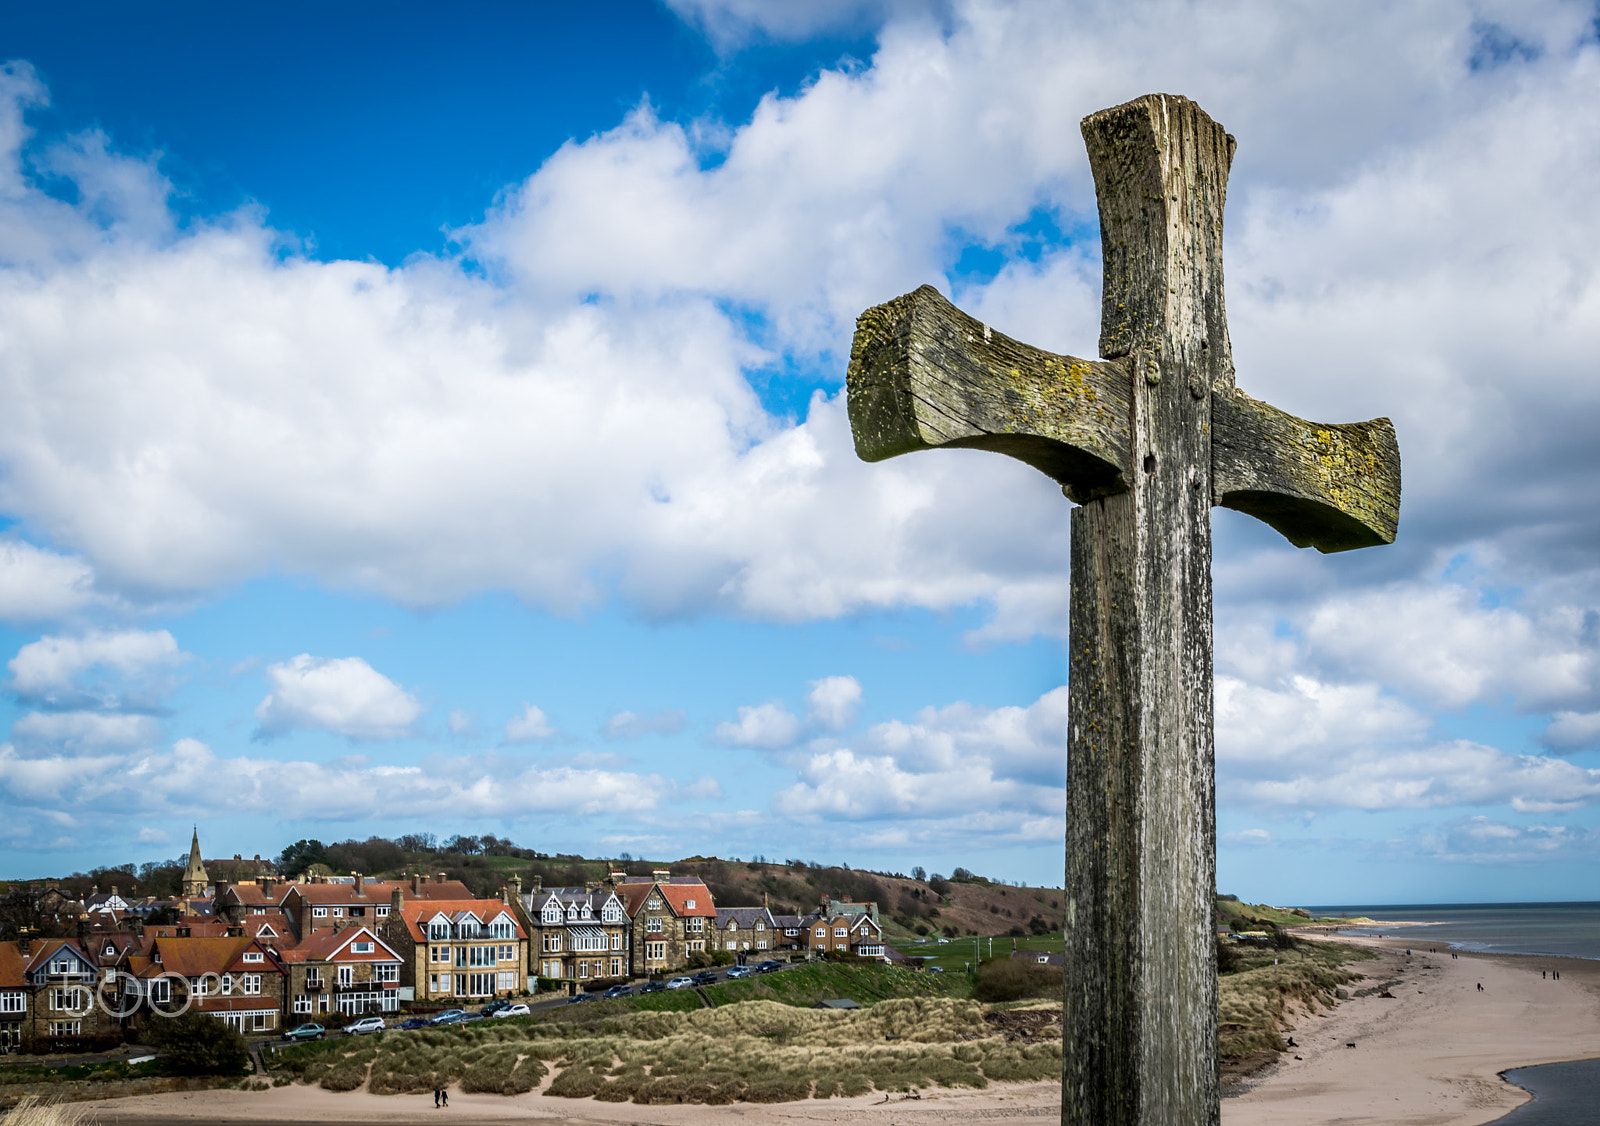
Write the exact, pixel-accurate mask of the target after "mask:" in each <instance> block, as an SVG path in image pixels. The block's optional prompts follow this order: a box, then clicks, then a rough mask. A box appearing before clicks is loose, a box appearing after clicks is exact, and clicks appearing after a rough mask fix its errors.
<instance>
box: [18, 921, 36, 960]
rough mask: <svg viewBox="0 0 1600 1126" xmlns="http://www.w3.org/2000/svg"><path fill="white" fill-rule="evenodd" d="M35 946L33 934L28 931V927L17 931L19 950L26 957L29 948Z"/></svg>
mask: <svg viewBox="0 0 1600 1126" xmlns="http://www.w3.org/2000/svg"><path fill="white" fill-rule="evenodd" d="M32 946H33V935H31V934H29V933H28V928H27V927H23V928H22V929H21V930H19V931H18V932H17V950H18V952H19V953H20V954H21V955H22V956H23V957H24V958H26V957H27V956H28V951H29V949H30V948H31V947H32Z"/></svg>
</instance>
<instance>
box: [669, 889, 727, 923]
mask: <svg viewBox="0 0 1600 1126" xmlns="http://www.w3.org/2000/svg"><path fill="white" fill-rule="evenodd" d="M661 897H662V898H663V899H665V900H666V901H667V903H668V904H670V905H671V907H672V913H673V914H674V915H678V916H680V917H682V916H685V915H704V916H706V917H708V918H712V919H715V918H716V917H717V907H716V904H714V903H712V902H711V889H710V888H708V887H706V885H705V884H677V883H673V884H662V885H661ZM691 902H692V903H693V904H694V906H693V907H690V906H689V904H690V903H691Z"/></svg>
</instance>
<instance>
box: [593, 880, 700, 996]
mask: <svg viewBox="0 0 1600 1126" xmlns="http://www.w3.org/2000/svg"><path fill="white" fill-rule="evenodd" d="M616 892H617V898H618V899H619V900H621V901H622V909H623V911H624V912H625V913H626V914H627V916H628V921H629V931H630V935H631V937H630V940H629V947H630V948H629V955H630V957H629V966H628V972H629V973H630V974H631V975H632V976H634V977H645V976H648V975H649V974H653V973H665V972H667V971H669V970H675V969H679V968H681V967H682V966H684V965H686V964H687V963H688V961H689V956H690V955H691V954H697V953H702V952H704V951H706V950H707V949H708V944H709V943H710V941H711V939H712V936H713V925H714V923H715V922H716V918H717V907H716V904H715V903H713V902H712V900H711V891H710V889H708V888H707V887H706V885H705V884H703V883H701V882H700V881H699V880H698V879H696V878H694V877H692V876H677V877H674V876H673V875H672V874H671V873H670V872H667V871H665V870H661V869H658V870H657V871H655V872H654V873H652V874H651V876H650V877H649V878H643V877H624V878H623V879H621V880H620V882H618V883H617V885H616Z"/></svg>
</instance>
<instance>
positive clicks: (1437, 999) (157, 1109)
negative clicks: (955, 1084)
mask: <svg viewBox="0 0 1600 1126" xmlns="http://www.w3.org/2000/svg"><path fill="white" fill-rule="evenodd" d="M1396 934H1397V935H1398V937H1395V936H1386V937H1384V938H1382V939H1349V938H1345V939H1339V941H1342V942H1351V943H1355V944H1359V945H1363V946H1367V947H1369V948H1372V949H1374V950H1377V951H1378V952H1379V953H1380V958H1379V960H1378V961H1375V962H1367V963H1362V964H1361V965H1360V967H1359V968H1360V970H1361V972H1363V973H1364V974H1365V975H1366V978H1365V980H1363V981H1360V982H1356V983H1354V984H1353V985H1352V986H1351V987H1350V988H1351V992H1352V996H1351V998H1350V999H1349V1000H1347V1001H1344V1002H1342V1003H1341V1004H1340V1005H1339V1006H1338V1007H1337V1009H1335V1010H1334V1011H1333V1012H1331V1013H1321V1014H1301V1015H1300V1016H1299V1017H1298V1018H1297V1021H1296V1024H1295V1027H1294V1028H1293V1029H1291V1030H1288V1032H1289V1035H1292V1036H1293V1037H1294V1039H1295V1042H1296V1043H1297V1044H1298V1045H1299V1047H1298V1048H1296V1049H1294V1050H1292V1051H1290V1052H1289V1053H1288V1054H1286V1055H1284V1056H1283V1057H1282V1058H1281V1060H1280V1061H1279V1062H1278V1063H1276V1064H1273V1065H1271V1066H1270V1067H1268V1068H1267V1069H1266V1070H1265V1071H1263V1072H1260V1073H1258V1074H1257V1075H1256V1076H1254V1077H1253V1078H1252V1079H1251V1080H1249V1081H1248V1082H1246V1083H1243V1084H1239V1085H1236V1086H1235V1087H1233V1088H1232V1089H1231V1090H1230V1094H1229V1096H1228V1097H1226V1098H1224V1100H1223V1103H1222V1121H1223V1123H1224V1124H1225V1126H1268V1124H1273V1126H1276V1124H1277V1123H1281V1122H1285V1121H1293V1122H1295V1123H1296V1124H1297V1126H1319V1124H1326V1126H1335V1124H1337V1126H1360V1124H1364V1123H1372V1124H1376V1123H1384V1124H1386V1126H1478V1124H1480V1123H1487V1122H1492V1121H1493V1120H1494V1119H1496V1118H1498V1117H1500V1116H1501V1115H1503V1114H1505V1113H1507V1112H1508V1111H1510V1110H1512V1109H1513V1108H1515V1107H1516V1106H1518V1105H1520V1104H1521V1103H1523V1102H1524V1101H1526V1099H1527V1097H1528V1096H1527V1095H1526V1094H1525V1093H1524V1092H1523V1091H1522V1090H1521V1089H1520V1088H1517V1087H1514V1086H1512V1085H1511V1084H1509V1083H1506V1082H1505V1081H1504V1080H1502V1079H1501V1078H1500V1077H1499V1073H1500V1072H1501V1071H1504V1070H1505V1069H1507V1068H1512V1067H1525V1066H1529V1065H1532V1064H1540V1063H1554V1062H1558V1061H1562V1060H1573V1059H1587V1058H1594V1057H1600V963H1597V962H1589V961H1583V960H1579V959H1566V958H1534V957H1516V956H1511V955H1481V954H1460V955H1459V956H1458V957H1456V958H1452V957H1451V956H1450V954H1449V952H1448V950H1445V949H1443V948H1442V947H1441V948H1440V951H1439V952H1438V953H1432V952H1430V951H1429V948H1428V945H1427V943H1426V941H1425V940H1424V936H1425V934H1426V932H1425V931H1413V932H1410V933H1409V934H1408V933H1407V932H1406V931H1405V930H1404V929H1397V931H1396ZM1408 946H1409V948H1410V950H1411V954H1410V955H1409V956H1407V955H1406V953H1405V951H1406V949H1407V948H1408ZM1556 970H1559V971H1560V972H1561V980H1559V981H1557V980H1555V979H1554V978H1552V977H1550V976H1549V975H1550V974H1551V972H1552V971H1556ZM1541 972H1543V973H1544V974H1545V975H1546V976H1545V977H1543V978H1541V977H1540V973H1541ZM1479 984H1482V986H1483V990H1482V991H1481V992H1480V991H1479V989H1478V986H1479ZM1384 991H1387V992H1389V993H1391V994H1392V997H1383V996H1380V995H1379V994H1380V993H1381V992H1384ZM1352 1044H1353V1045H1354V1047H1350V1046H1349V1045H1352ZM1297 1057H1298V1058H1297ZM1060 1098H1061V1092H1060V1086H1059V1084H1054V1083H1029V1084H995V1085H993V1086H991V1087H990V1088H989V1089H988V1090H986V1091H959V1090H957V1091H945V1090H935V1091H928V1092H923V1097H922V1098H921V1099H918V1100H906V1099H901V1098H900V1097H899V1096H895V1097H894V1098H892V1099H891V1100H890V1101H889V1102H887V1103H886V1102H885V1101H884V1096H883V1095H881V1094H877V1095H867V1096H863V1097H861V1098H856V1099H830V1100H810V1101H805V1102H796V1103H779V1104H775V1105H751V1104H744V1103H741V1104H736V1105H734V1106H728V1107H706V1106H635V1105H633V1104H631V1103H598V1102H594V1101H593V1100H588V1099H579V1100H573V1099H559V1098H547V1097H545V1096H544V1095H542V1094H540V1093H538V1092H533V1093H530V1094H527V1095H522V1096H518V1097H515V1098H506V1097H504V1096H500V1095H466V1094H462V1093H460V1092H453V1093H452V1094H451V1098H450V1107H449V1109H448V1110H437V1111H436V1110H435V1109H434V1108H433V1103H432V1099H431V1098H429V1097H425V1096H381V1095H369V1094H367V1093H365V1092H356V1093H353V1094H330V1093H328V1092H326V1091H322V1090H320V1089H318V1088H312V1087H304V1086H292V1087H281V1088H275V1089H273V1090H270V1091H263V1092H254V1093H246V1092H239V1091H210V1092H197V1093H190V1094H169V1095H154V1096H146V1097H141V1098H137V1099H119V1100H112V1101H109V1102H105V1103H101V1104H98V1105H97V1106H96V1108H95V1109H96V1112H97V1121H99V1122H101V1123H127V1124H129V1126H134V1124H139V1126H167V1124H174V1126H175V1124H180V1123H185V1124H186V1123H196V1122H219V1123H220V1122H239V1123H255V1124H258V1126H264V1124H268V1123H286V1124H287V1123H294V1124H297V1126H314V1124H318V1123H365V1122H391V1123H407V1122H437V1121H440V1120H443V1119H449V1120H450V1121H454V1122H461V1123H471V1124H476V1123H485V1124H487V1123H499V1122H506V1121H511V1120H529V1119H532V1120H537V1121H543V1122H551V1123H572V1124H580V1123H625V1124H642V1123H651V1124H660V1126H689V1124H691V1123H703V1122H707V1121H712V1120H719V1119H727V1120H729V1121H738V1122H740V1123H746V1124H748V1126H789V1124H795V1123H809V1122H837V1121H846V1120H848V1121H852V1122H864V1123H868V1124H869V1126H880V1124H881V1126H895V1124H907V1126H914V1124H916V1123H944V1122H966V1121H980V1120H981V1121H994V1120H1006V1119H1017V1120H1029V1121H1039V1120H1046V1121H1048V1120H1053V1119H1055V1118H1056V1117H1057V1115H1058V1114H1059V1111H1060Z"/></svg>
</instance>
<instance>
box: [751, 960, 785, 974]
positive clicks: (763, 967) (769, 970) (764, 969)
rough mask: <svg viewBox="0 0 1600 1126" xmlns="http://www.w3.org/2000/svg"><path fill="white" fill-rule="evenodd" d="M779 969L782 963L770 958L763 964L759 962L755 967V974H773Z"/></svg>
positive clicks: (781, 967)
mask: <svg viewBox="0 0 1600 1126" xmlns="http://www.w3.org/2000/svg"><path fill="white" fill-rule="evenodd" d="M781 969H783V963H782V962H779V961H775V960H774V959H772V958H768V959H767V960H766V961H765V962H761V963H759V964H758V965H757V966H756V973H758V974H775V973H777V972H778V971H779V970H781Z"/></svg>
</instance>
